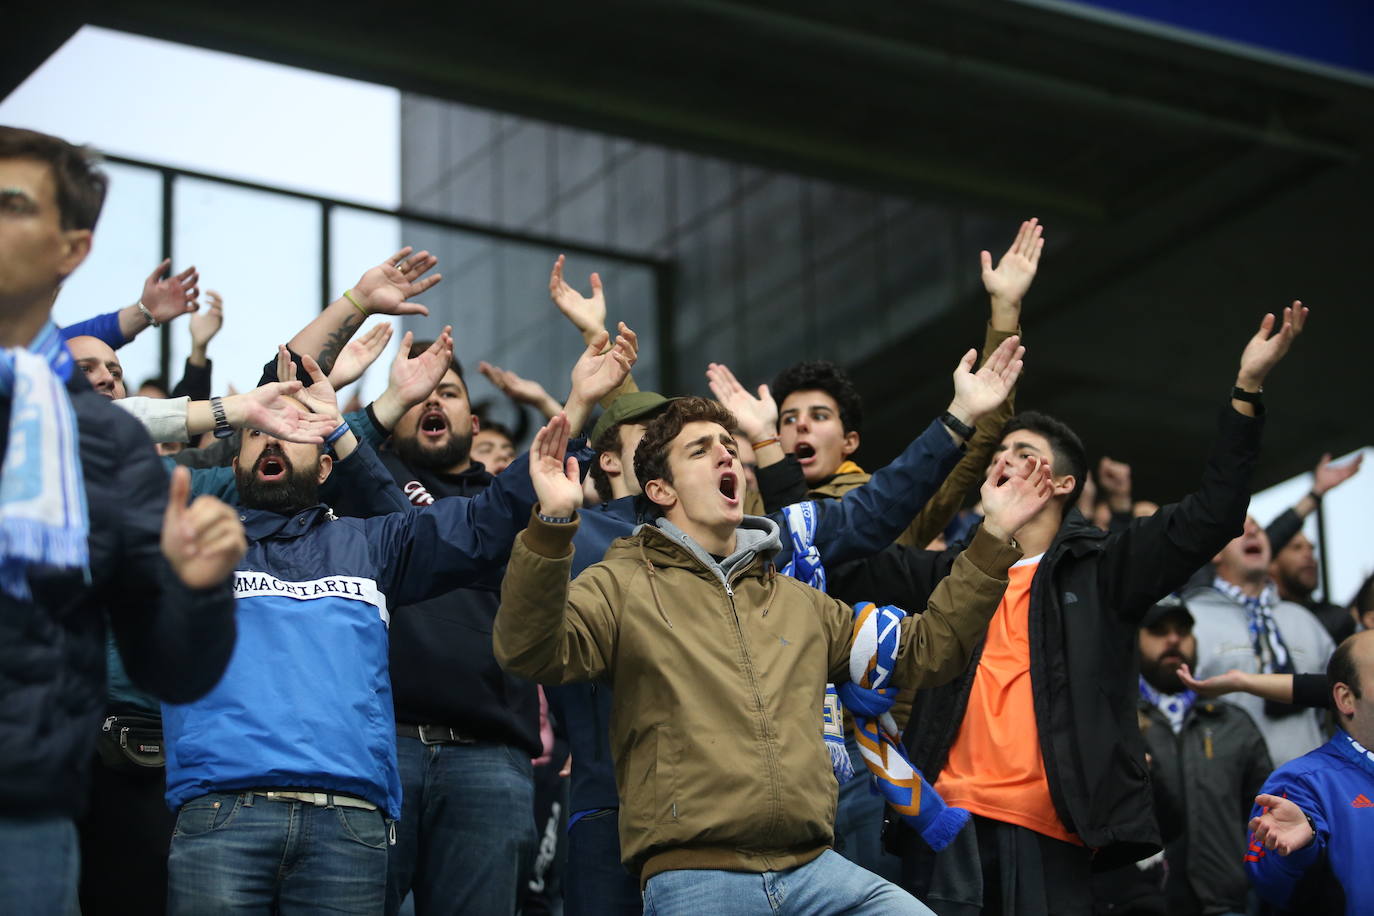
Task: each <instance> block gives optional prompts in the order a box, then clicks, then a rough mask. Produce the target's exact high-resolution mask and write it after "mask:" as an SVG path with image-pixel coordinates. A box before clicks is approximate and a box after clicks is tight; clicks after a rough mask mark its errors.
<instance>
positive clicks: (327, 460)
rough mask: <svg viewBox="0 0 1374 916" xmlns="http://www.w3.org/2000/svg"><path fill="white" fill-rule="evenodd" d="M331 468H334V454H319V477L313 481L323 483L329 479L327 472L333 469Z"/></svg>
mask: <svg viewBox="0 0 1374 916" xmlns="http://www.w3.org/2000/svg"><path fill="white" fill-rule="evenodd" d="M333 470H334V456H333V455H331V454H329V453H328V452H326V453H324V454H322V455H320V473H319V479H317V480H316V481H315V483H317V484H321V483H324V482H325V481H326V480H328V479H329V474H330V472H331V471H333Z"/></svg>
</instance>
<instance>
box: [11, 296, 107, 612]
mask: <svg viewBox="0 0 1374 916" xmlns="http://www.w3.org/2000/svg"><path fill="white" fill-rule="evenodd" d="M72 368H73V364H72V358H71V354H70V353H68V352H67V348H66V346H65V345H64V344H63V343H62V338H61V332H60V331H59V330H58V328H57V326H56V325H55V324H53V323H52V322H51V321H49V322H48V323H47V324H45V325H44V326H43V328H42V329H41V330H40V331H39V332H38V336H36V337H35V338H34V339H33V342H32V343H30V344H29V345H28V346H27V347H12V348H3V349H0V398H4V399H7V400H8V401H9V402H10V422H9V435H8V444H7V446H6V449H5V457H4V461H3V464H0V591H3V592H4V593H5V594H6V595H9V596H10V597H12V598H16V599H19V600H23V601H27V600H29V599H30V598H31V597H32V595H31V592H30V589H29V581H28V574H29V570H30V569H32V568H35V567H42V566H49V567H56V568H61V569H80V570H82V571H83V572H84V573H86V574H87V575H88V576H89V571H88V569H87V567H88V565H89V563H90V547H89V544H88V543H87V542H88V538H89V534H90V520H89V516H88V514H87V511H86V486H85V482H84V481H83V479H82V477H81V452H80V449H79V441H78V438H77V429H76V414H75V412H74V411H73V410H72V403H71V399H70V398H69V397H68V396H67V388H66V383H67V380H68V379H70V378H71V374H72Z"/></svg>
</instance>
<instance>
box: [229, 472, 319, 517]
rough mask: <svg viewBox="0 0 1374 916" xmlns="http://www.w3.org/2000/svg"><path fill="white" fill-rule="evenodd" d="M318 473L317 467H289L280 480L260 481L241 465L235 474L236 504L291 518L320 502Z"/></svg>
mask: <svg viewBox="0 0 1374 916" xmlns="http://www.w3.org/2000/svg"><path fill="white" fill-rule="evenodd" d="M319 473H320V469H319V468H318V467H314V468H301V469H300V470H296V469H295V468H290V469H288V470H287V472H286V476H285V477H283V478H282V479H281V480H259V479H258V476H257V474H255V473H254V472H253V469H252V468H245V467H242V466H240V467H238V468H237V469H235V471H234V480H235V481H236V482H237V483H238V488H239V504H240V505H242V506H244V507H246V508H249V509H262V510H264V511H267V512H276V513H278V514H280V515H294V514H296V513H297V512H299V511H300V510H302V509H307V508H309V507H310V506H313V505H315V504H316V503H318V502H319V501H320V484H319Z"/></svg>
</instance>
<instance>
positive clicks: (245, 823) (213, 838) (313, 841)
mask: <svg viewBox="0 0 1374 916" xmlns="http://www.w3.org/2000/svg"><path fill="white" fill-rule="evenodd" d="M387 832H388V831H387V823H386V819H385V817H384V816H383V814H382V812H380V811H367V810H364V809H362V808H343V807H317V806H315V805H312V804H309V803H307V802H298V801H274V800H271V799H267V798H264V797H262V796H261V795H253V794H252V793H251V792H212V793H210V794H208V795H201V796H199V797H198V798H193V799H191V800H190V801H188V802H186V803H185V804H184V805H182V806H181V810H180V811H178V812H177V825H176V830H175V831H173V833H172V852H171V855H170V857H169V858H168V860H167V911H168V912H169V913H172V914H174V916H175V914H188V916H191V914H194V916H201V914H215V913H229V912H235V913H242V912H261V913H281V914H283V916H286V914H290V913H356V914H359V916H362V914H367V916H373V914H376V913H379V912H381V909H382V904H383V901H384V900H385V898H386V859H387Z"/></svg>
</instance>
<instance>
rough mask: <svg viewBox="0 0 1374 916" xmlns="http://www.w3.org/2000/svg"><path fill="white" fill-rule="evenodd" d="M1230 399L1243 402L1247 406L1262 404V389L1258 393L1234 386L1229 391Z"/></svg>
mask: <svg viewBox="0 0 1374 916" xmlns="http://www.w3.org/2000/svg"><path fill="white" fill-rule="evenodd" d="M1231 397H1232V398H1233V399H1235V400H1237V401H1245V402H1246V403H1249V404H1263V403H1264V389H1263V388H1261V389H1260V390H1259V391H1246V390H1245V389H1244V388H1242V387H1240V386H1239V385H1236V386H1235V387H1234V388H1232V389H1231Z"/></svg>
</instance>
